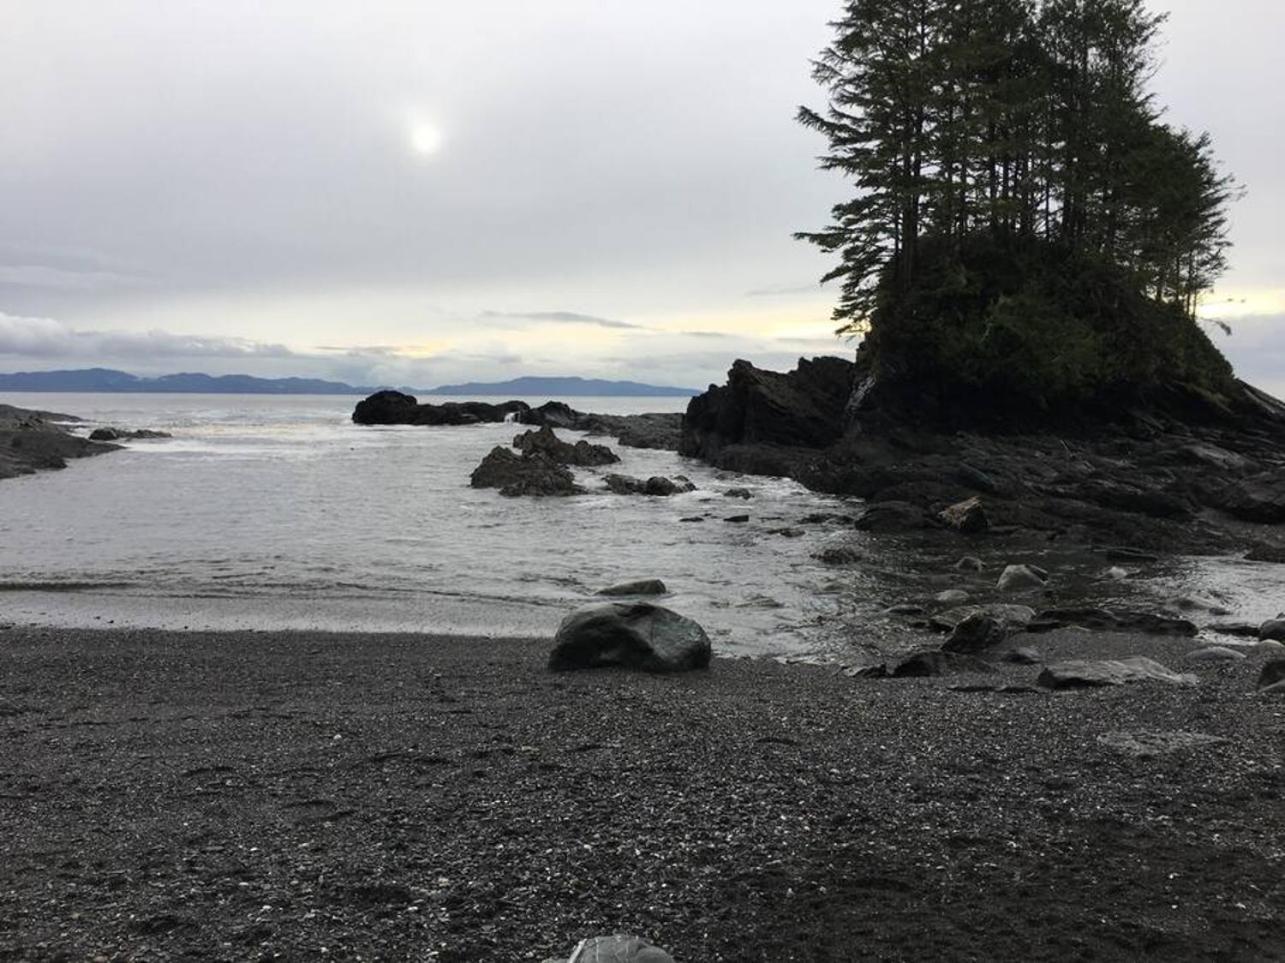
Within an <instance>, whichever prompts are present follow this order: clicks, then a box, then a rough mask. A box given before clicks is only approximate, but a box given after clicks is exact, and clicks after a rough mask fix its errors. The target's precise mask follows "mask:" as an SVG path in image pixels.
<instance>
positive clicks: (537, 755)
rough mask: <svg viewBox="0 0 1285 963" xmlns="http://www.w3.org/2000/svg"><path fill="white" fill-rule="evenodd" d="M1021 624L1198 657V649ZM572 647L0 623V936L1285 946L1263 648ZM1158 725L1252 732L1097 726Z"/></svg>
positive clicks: (426, 951)
mask: <svg viewBox="0 0 1285 963" xmlns="http://www.w3.org/2000/svg"><path fill="white" fill-rule="evenodd" d="M1022 644H1027V642H1026V641H1022ZM1029 644H1033V645H1035V646H1037V647H1038V648H1040V649H1041V650H1042V651H1043V652H1044V653H1045V655H1046V656H1047V657H1048V658H1050V659H1052V658H1065V657H1072V656H1075V655H1084V656H1086V657H1091V656H1095V655H1097V656H1102V657H1110V656H1112V655H1121V654H1142V655H1149V656H1151V657H1154V658H1157V659H1159V660H1160V661H1162V662H1164V663H1165V664H1167V665H1170V666H1171V667H1174V668H1188V669H1190V667H1184V666H1181V665H1179V658H1178V657H1179V654H1180V653H1181V652H1182V651H1187V650H1190V649H1191V648H1192V647H1194V645H1193V643H1192V642H1191V640H1186V639H1182V640H1175V639H1158V638H1139V637H1134V636H1124V635H1113V634H1109V633H1080V632H1069V631H1062V632H1054V633H1049V634H1045V635H1039V636H1031V637H1029ZM545 654H546V648H545V647H544V646H542V645H540V644H538V643H533V642H532V641H530V640H520V641H519V640H503V639H495V640H488V641H486V642H484V643H482V644H480V645H479V644H478V640H476V639H459V638H450V637H441V636H432V635H375V636H371V635H364V634H357V633H313V632H295V633H267V632H255V633H244V632H241V633H201V632H187V633H174V632H156V631H131V630H110V631H103V630H100V631H68V630H55V629H34V630H32V629H21V628H13V629H9V630H7V631H4V632H0V664H3V666H4V672H3V673H0V679H3V680H4V682H3V689H2V690H0V708H3V711H2V712H0V733H3V736H4V739H5V743H6V747H7V752H6V755H7V757H8V761H7V763H6V765H5V766H4V767H2V768H0V814H2V816H3V821H4V824H5V825H6V827H9V829H10V832H9V833H8V834H7V838H5V839H4V840H3V841H0V857H2V858H0V866H2V867H3V869H0V875H2V876H3V879H0V918H3V919H6V920H7V921H8V922H7V923H6V925H5V926H4V927H0V959H12V960H54V959H76V958H86V959H89V958H94V957H103V958H105V959H108V960H113V959H125V958H133V959H161V958H184V957H186V958H201V959H227V960H235V959H248V958H255V959H261V958H273V956H274V954H276V955H278V956H279V958H283V959H305V958H307V959H312V958H319V957H320V955H321V952H322V951H321V948H322V947H326V953H327V955H328V956H332V957H334V958H337V959H345V958H347V959H355V958H358V957H362V958H380V959H415V960H441V961H452V960H454V961H466V960H478V959H491V958H495V959H514V960H533V961H540V960H543V959H545V958H547V957H550V956H555V955H557V954H558V953H562V954H565V953H566V952H567V951H568V950H569V949H570V947H571V946H573V945H574V944H575V942H576V941H577V940H579V939H580V938H582V937H585V936H589V935H595V934H600V933H607V932H613V931H630V932H636V933H638V934H639V935H642V936H646V937H649V938H651V939H654V940H655V941H656V942H657V943H659V944H660V945H662V946H664V947H666V948H667V949H669V950H670V951H671V952H672V953H673V954H674V956H675V958H676V959H679V960H695V959H703V960H727V961H747V960H772V961H784V960H823V959H852V958H870V959H901V958H906V957H907V956H914V957H918V958H927V957H934V958H950V959H967V958H979V959H980V958H999V959H1016V958H1031V959H1074V958H1087V957H1089V956H1096V957H1097V958H1111V959H1117V958H1137V957H1140V956H1147V955H1152V954H1155V955H1163V956H1165V957H1166V958H1170V959H1208V958H1211V957H1219V956H1221V957H1231V958H1236V959H1249V960H1254V959H1264V960H1266V959H1270V958H1273V956H1275V954H1277V953H1278V952H1279V949H1280V936H1279V934H1280V931H1281V930H1280V927H1281V922H1282V920H1283V919H1285V908H1283V906H1282V900H1281V895H1282V889H1281V887H1282V884H1281V881H1280V880H1281V868H1282V861H1285V850H1283V849H1282V847H1281V843H1280V840H1281V838H1282V834H1283V833H1285V815H1283V814H1282V808H1281V799H1282V793H1283V792H1285V769H1283V767H1282V762H1283V759H1282V746H1285V714H1283V713H1282V711H1281V709H1280V702H1279V700H1278V699H1277V700H1272V699H1268V698H1264V697H1257V696H1254V695H1253V691H1254V686H1253V683H1254V679H1255V677H1256V675H1257V671H1258V669H1259V667H1260V665H1261V661H1262V660H1261V659H1255V658H1250V659H1247V660H1245V661H1244V662H1242V663H1237V664H1234V665H1230V666H1222V667H1201V668H1199V669H1197V670H1193V671H1198V673H1199V675H1200V678H1201V682H1200V685H1199V686H1198V687H1195V688H1170V687H1156V686H1150V685H1139V686H1127V687H1122V688H1118V689H1106V690H1096V691H1089V692H1077V693H1066V694H1053V693H1047V692H1043V691H1037V692H1030V691H1024V690H1023V689H1019V690H1015V691H1012V692H975V691H960V690H958V689H952V688H950V687H951V686H952V685H959V684H961V683H962V684H967V683H968V682H970V681H973V680H970V679H969V678H968V677H960V676H953V677H947V678H941V679H922V680H898V681H886V682H864V681H860V680H854V679H850V678H847V677H845V676H843V675H842V674H841V673H839V672H837V671H836V670H835V669H834V668H833V667H818V666H807V665H783V664H781V663H779V662H775V661H772V660H742V659H716V660H715V663H714V666H713V668H712V669H711V670H710V671H708V672H701V673H693V674H688V675H683V676H674V677H655V676H645V675H634V674H627V673H622V672H615V671H610V670H608V671H599V672H590V673H573V674H566V675H552V674H549V673H547V672H546V671H545V669H544V665H543V663H544V657H545ZM1036 671H1037V669H1036V668H1034V667H1015V666H1004V667H1003V668H1002V669H1001V673H1002V677H1003V678H1004V680H1005V681H1010V682H1012V683H1014V684H1016V685H1018V686H1027V685H1029V683H1030V681H1031V680H1032V679H1033V677H1034V674H1035V673H1036ZM1028 676H1029V677H1030V678H1028ZM988 678H989V679H990V681H992V682H994V681H995V677H993V676H991V677H988ZM1139 730H1146V731H1162V732H1200V733H1205V734H1209V735H1212V736H1215V737H1218V738H1221V739H1225V740H1227V741H1225V742H1221V743H1217V744H1210V745H1204V746H1197V747H1194V748H1188V749H1185V750H1182V751H1179V752H1175V753H1172V754H1168V753H1164V754H1160V755H1157V756H1155V757H1153V758H1138V757H1134V756H1131V755H1129V754H1127V753H1125V752H1122V751H1121V750H1120V749H1118V748H1114V747H1113V746H1111V745H1108V744H1105V743H1103V742H1101V741H1099V737H1100V736H1105V735H1109V734H1110V733H1113V732H1119V731H1125V732H1136V731H1139Z"/></svg>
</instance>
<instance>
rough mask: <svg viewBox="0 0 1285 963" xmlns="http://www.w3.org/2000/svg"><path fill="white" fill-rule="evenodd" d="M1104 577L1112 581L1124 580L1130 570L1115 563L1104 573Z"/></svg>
mask: <svg viewBox="0 0 1285 963" xmlns="http://www.w3.org/2000/svg"><path fill="white" fill-rule="evenodd" d="M1102 577H1103V578H1105V579H1108V580H1109V581H1112V582H1123V581H1124V580H1125V579H1127V578H1128V577H1129V570H1128V569H1124V568H1121V567H1120V566H1119V565H1113V566H1111V568H1109V569H1107V570H1106V571H1105V572H1103V573H1102Z"/></svg>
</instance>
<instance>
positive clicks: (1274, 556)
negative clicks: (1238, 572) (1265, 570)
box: [1245, 545, 1285, 565]
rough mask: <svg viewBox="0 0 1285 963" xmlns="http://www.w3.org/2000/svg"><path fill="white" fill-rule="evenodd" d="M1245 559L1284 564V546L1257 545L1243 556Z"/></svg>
mask: <svg viewBox="0 0 1285 963" xmlns="http://www.w3.org/2000/svg"><path fill="white" fill-rule="evenodd" d="M1245 561H1247V562H1272V563H1274V564H1276V565H1285V546H1282V545H1259V546H1258V547H1257V548H1254V549H1252V550H1251V551H1250V552H1249V554H1247V555H1246V556H1245Z"/></svg>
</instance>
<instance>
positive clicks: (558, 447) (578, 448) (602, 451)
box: [513, 425, 620, 468]
mask: <svg viewBox="0 0 1285 963" xmlns="http://www.w3.org/2000/svg"><path fill="white" fill-rule="evenodd" d="M513 447H514V448H516V449H517V450H518V451H520V452H522V453H523V454H524V455H544V456H545V457H546V458H548V459H549V460H550V461H555V462H557V463H558V464H559V465H576V466H579V467H582V468H593V467H597V466H600V465H614V464H615V463H616V462H618V461H620V457H619V456H618V455H617V454H616V453H615V452H614V451H612V450H611V449H610V448H608V447H607V446H606V445H591V444H589V442H587V441H585V440H583V439H581V440H580V441H577V442H576V443H575V444H571V442H567V441H563V440H562V439H561V438H559V437H558V436H557V435H555V434H554V433H553V429H552V428H550V427H548V426H547V425H546V426H545V427H543V428H540V429H538V430H536V431H524V432H523V433H522V434H520V435H518V436H517V437H516V438H514V439H513Z"/></svg>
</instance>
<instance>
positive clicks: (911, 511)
mask: <svg viewBox="0 0 1285 963" xmlns="http://www.w3.org/2000/svg"><path fill="white" fill-rule="evenodd" d="M853 524H854V527H855V528H857V529H859V530H861V531H863V532H884V533H897V532H905V531H914V530H916V529H921V528H927V527H928V525H929V522H928V518H927V516H926V515H925V514H924V510H923V509H922V508H920V507H919V506H917V505H912V504H910V503H909V502H895V501H894V502H879V503H878V504H876V505H871V506H870V507H869V508H867V509H866V510H865V511H864V512H862V513H861V514H860V515H859V516H858V517H857V520H856V522H854V523H853Z"/></svg>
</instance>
